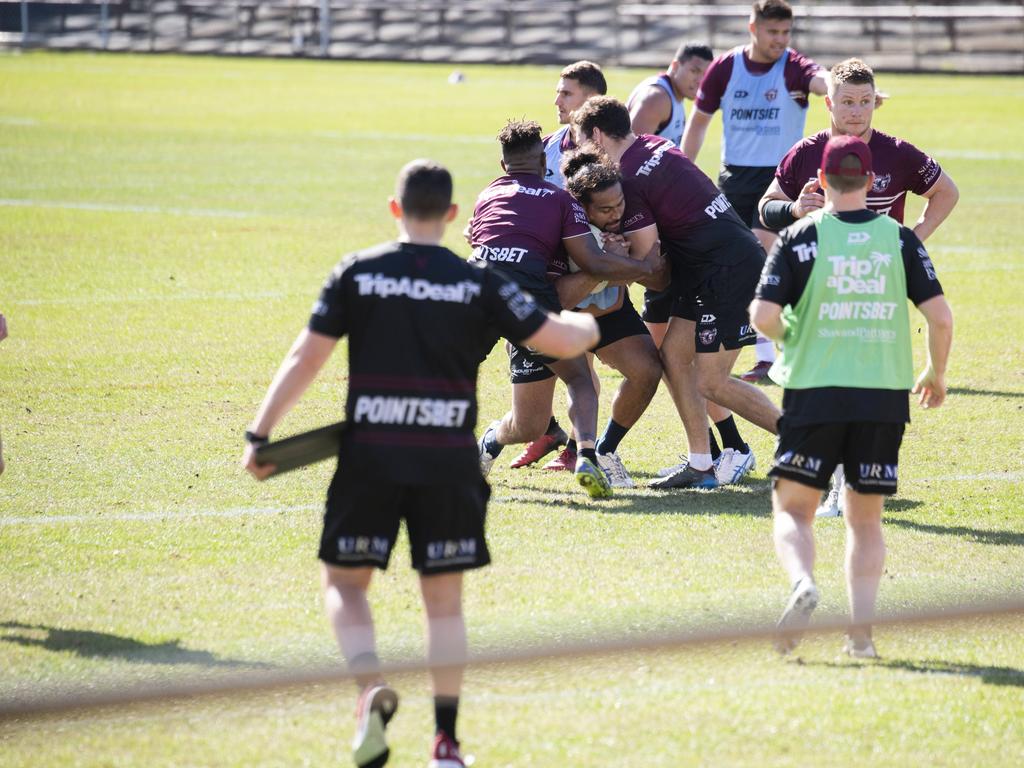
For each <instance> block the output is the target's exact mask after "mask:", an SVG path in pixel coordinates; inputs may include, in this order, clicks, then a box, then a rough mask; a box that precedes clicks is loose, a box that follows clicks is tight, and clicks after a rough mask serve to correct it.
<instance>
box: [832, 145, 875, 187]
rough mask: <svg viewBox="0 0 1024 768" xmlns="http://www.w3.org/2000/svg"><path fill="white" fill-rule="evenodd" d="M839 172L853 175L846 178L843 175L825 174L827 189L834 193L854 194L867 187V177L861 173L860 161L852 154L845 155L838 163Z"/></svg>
mask: <svg viewBox="0 0 1024 768" xmlns="http://www.w3.org/2000/svg"><path fill="white" fill-rule="evenodd" d="M839 170H841V171H850V172H852V173H854V174H855V175H852V176H847V175H845V174H838V173H826V174H825V180H826V181H828V185H829V187H830V188H831V189H832V190H833V191H835V192H856V191H857V190H858V189H864V187H865V186H867V179H868V177H867V176H864V175H863V174H862V173H861V172H862V171H863V168H862V167H861V163H860V159H859V158H858V157H857V156H856V155H853V154H850V155H847V156H846V157H844V158H843V159H842V160H840V161H839Z"/></svg>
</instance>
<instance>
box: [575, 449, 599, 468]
mask: <svg viewBox="0 0 1024 768" xmlns="http://www.w3.org/2000/svg"><path fill="white" fill-rule="evenodd" d="M578 455H579V456H582V457H583V458H584V459H590V460H591V461H592V462H594V466H595V467H596V466H597V451H595V450H594V449H593V448H580V452H579V454H578Z"/></svg>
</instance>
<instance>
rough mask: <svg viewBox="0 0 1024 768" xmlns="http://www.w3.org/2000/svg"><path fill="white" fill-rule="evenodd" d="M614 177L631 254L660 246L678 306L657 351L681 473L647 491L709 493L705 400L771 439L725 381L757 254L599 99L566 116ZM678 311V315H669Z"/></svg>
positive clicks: (769, 417)
mask: <svg viewBox="0 0 1024 768" xmlns="http://www.w3.org/2000/svg"><path fill="white" fill-rule="evenodd" d="M573 121H574V123H575V124H576V125H577V127H578V129H579V132H580V137H581V138H583V139H586V140H587V141H591V142H593V143H594V144H596V145H597V146H599V147H600V148H601V149H603V150H604V151H605V153H606V154H608V156H609V157H610V158H611V159H612V160H613V161H615V162H618V163H619V166H620V170H621V173H622V188H623V192H624V194H625V198H626V210H625V213H624V214H623V225H622V226H623V232H624V233H625V234H626V237H627V239H628V240H629V241H630V247H631V249H632V250H633V251H634V252H636V253H645V252H647V251H648V249H649V248H651V247H652V244H656V243H657V240H658V238H659V237H660V239H661V243H662V245H663V247H664V248H665V252H666V255H667V258H668V259H669V261H670V263H671V266H672V284H673V289H674V290H675V291H676V295H677V296H678V297H679V301H676V302H675V306H674V308H673V313H674V315H673V317H672V319H671V320H670V321H669V326H668V331H667V333H666V334H665V339H664V341H663V343H662V345H661V359H662V365H663V366H664V369H665V373H666V376H667V378H668V384H669V390H670V392H671V394H672V398H673V400H674V401H675V404H676V408H677V410H678V411H679V415H680V418H681V419H682V421H683V427H684V429H685V430H686V436H687V442H688V443H689V458H688V462H687V465H686V466H685V467H683V468H681V469H680V470H679V471H677V472H675V473H673V474H671V475H669V476H668V477H665V478H661V479H660V480H656V481H654V482H653V483H652V484H651V485H652V487H655V488H714V487H717V485H718V480H717V479H716V477H715V473H714V471H713V468H712V459H711V452H710V446H709V441H708V429H707V412H706V406H705V398H707V399H709V400H712V401H714V402H716V403H718V404H719V405H722V406H724V407H726V408H729V409H730V410H732V411H735V412H736V413H738V414H739V415H740V416H742V417H743V418H745V419H747V420H748V421H750V422H752V423H754V424H756V425H758V426H760V427H762V428H763V429H766V430H768V431H770V432H774V431H775V422H776V420H777V419H778V416H779V411H778V409H777V408H776V407H775V406H774V405H773V404H772V402H771V400H769V399H768V398H767V397H766V396H765V394H764V393H763V392H761V391H759V390H758V389H757V388H756V387H753V386H751V385H749V384H747V383H745V382H742V381H739V380H738V379H733V378H731V377H730V376H729V371H730V369H731V368H732V365H733V363H734V362H735V360H736V357H737V356H738V355H739V352H740V349H741V348H742V347H744V346H747V345H749V344H752V343H753V342H754V338H755V333H754V331H753V329H752V328H751V327H750V320H749V318H748V316H747V305H748V304H749V303H750V299H751V298H752V297H753V294H754V288H755V286H756V284H757V280H758V276H759V274H760V270H761V267H762V265H763V264H764V250H763V249H762V248H761V246H760V244H759V243H758V242H757V239H756V238H755V237H754V235H753V234H752V233H751V231H750V229H749V228H748V227H747V226H746V225H745V224H744V223H743V221H741V220H740V218H739V216H737V215H736V212H735V211H734V210H733V209H732V206H731V205H730V204H729V201H728V199H727V198H726V197H725V195H724V194H721V193H720V192H719V191H718V189H716V188H715V185H714V184H713V183H712V182H711V180H710V179H709V178H708V177H707V176H705V175H704V174H703V173H702V172H701V170H700V169H699V168H697V166H696V165H694V164H693V163H692V162H691V161H690V160H689V159H687V157H686V156H685V155H683V153H682V152H680V151H679V149H678V148H676V147H675V146H674V145H673V144H672V143H671V142H669V141H667V140H665V139H662V138H660V137H657V136H637V135H636V134H634V133H633V131H632V128H631V125H630V119H629V111H628V110H627V109H626V107H625V106H624V105H623V104H622V103H621V102H619V101H617V100H615V99H612V98H609V97H607V96H596V97H594V98H591V99H589V100H588V101H587V102H586V103H585V104H584V105H583V106H582V107H580V108H579V109H578V110H577V111H576V112H575V113H574V116H573ZM677 308H678V309H677Z"/></svg>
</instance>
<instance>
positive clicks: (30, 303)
mask: <svg viewBox="0 0 1024 768" xmlns="http://www.w3.org/2000/svg"><path fill="white" fill-rule="evenodd" d="M295 295H298V294H294V293H285V292H284V291H252V292H248V293H241V292H238V291H220V292H217V291H211V292H202V291H199V292H197V291H187V292H182V293H180V294H173V293H168V294H162V295H142V296H138V295H136V296H82V297H71V296H68V297H64V296H58V297H56V298H52V299H21V300H18V299H14V300H12V301H10V302H8V303H9V304H12V305H15V304H16V305H18V306H22V307H40V306H54V305H73V304H128V303H133V304H151V303H153V302H158V301H257V300H262V299H283V298H286V297H288V296H295Z"/></svg>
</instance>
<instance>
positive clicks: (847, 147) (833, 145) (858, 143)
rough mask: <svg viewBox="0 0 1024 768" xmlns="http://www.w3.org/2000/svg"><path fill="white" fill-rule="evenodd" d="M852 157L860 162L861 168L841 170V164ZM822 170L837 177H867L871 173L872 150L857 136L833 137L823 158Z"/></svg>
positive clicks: (826, 146)
mask: <svg viewBox="0 0 1024 768" xmlns="http://www.w3.org/2000/svg"><path fill="white" fill-rule="evenodd" d="M850 155H853V156H854V157H856V158H857V159H858V160H859V161H860V165H859V167H858V168H841V167H840V163H842V161H843V160H844V159H845V158H847V157H849V156H850ZM821 170H822V171H824V172H825V173H827V174H832V175H835V176H867V175H868V174H869V173H871V149H870V148H869V147H868V145H867V144H866V143H864V141H863V139H858V138H857V137H856V136H833V137H832V138H831V139H829V140H828V144H826V145H825V153H824V154H823V155H822V156H821Z"/></svg>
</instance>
